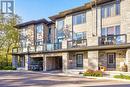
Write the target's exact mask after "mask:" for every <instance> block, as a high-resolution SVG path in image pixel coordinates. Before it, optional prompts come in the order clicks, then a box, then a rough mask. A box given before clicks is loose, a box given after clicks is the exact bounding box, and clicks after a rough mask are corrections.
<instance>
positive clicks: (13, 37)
mask: <svg viewBox="0 0 130 87" xmlns="http://www.w3.org/2000/svg"><path fill="white" fill-rule="evenodd" d="M20 22H21V19H20V17H19V16H17V15H9V16H6V17H5V16H3V15H1V16H0V51H1V52H2V53H5V59H6V65H8V56H9V52H10V51H11V49H12V47H14V46H17V45H18V44H17V43H18V41H19V33H18V30H17V29H16V28H15V27H14V26H15V25H16V24H18V23H20Z"/></svg>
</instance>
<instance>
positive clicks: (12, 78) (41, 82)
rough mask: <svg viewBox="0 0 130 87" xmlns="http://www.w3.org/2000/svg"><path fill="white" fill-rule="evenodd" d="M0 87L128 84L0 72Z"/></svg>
mask: <svg viewBox="0 0 130 87" xmlns="http://www.w3.org/2000/svg"><path fill="white" fill-rule="evenodd" d="M0 87H130V82H125V81H115V80H114V81H113V80H98V79H88V78H83V77H73V76H61V75H52V74H49V73H43V72H0Z"/></svg>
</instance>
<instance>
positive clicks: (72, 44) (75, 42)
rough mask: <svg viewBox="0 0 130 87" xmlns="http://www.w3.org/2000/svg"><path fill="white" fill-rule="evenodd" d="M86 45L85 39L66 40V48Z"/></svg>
mask: <svg viewBox="0 0 130 87" xmlns="http://www.w3.org/2000/svg"><path fill="white" fill-rule="evenodd" d="M86 46H87V39H81V40H71V41H68V42H67V48H79V47H86Z"/></svg>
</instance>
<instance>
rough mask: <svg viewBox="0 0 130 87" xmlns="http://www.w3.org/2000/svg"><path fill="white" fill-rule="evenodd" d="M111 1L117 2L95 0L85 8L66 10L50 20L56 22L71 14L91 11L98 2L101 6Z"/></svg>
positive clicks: (85, 5)
mask: <svg viewBox="0 0 130 87" xmlns="http://www.w3.org/2000/svg"><path fill="white" fill-rule="evenodd" d="M111 1H115V0H93V1H91V2H88V3H86V4H84V5H83V6H80V7H76V8H73V9H69V10H65V11H63V12H60V13H59V14H56V15H54V16H50V17H49V18H50V19H51V20H52V21H55V20H56V19H59V18H63V17H65V16H66V15H69V14H72V13H76V12H81V11H85V10H89V9H91V8H92V6H95V2H96V4H97V5H100V4H104V3H107V2H111Z"/></svg>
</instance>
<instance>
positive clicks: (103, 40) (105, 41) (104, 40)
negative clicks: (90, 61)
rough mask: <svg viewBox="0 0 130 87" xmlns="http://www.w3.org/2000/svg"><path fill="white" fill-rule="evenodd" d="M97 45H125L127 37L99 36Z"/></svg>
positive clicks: (122, 35) (123, 35)
mask: <svg viewBox="0 0 130 87" xmlns="http://www.w3.org/2000/svg"><path fill="white" fill-rule="evenodd" d="M98 41H99V45H100V46H101V45H116V44H125V43H127V35H126V34H119V35H110V36H101V37H99V38H98Z"/></svg>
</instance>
